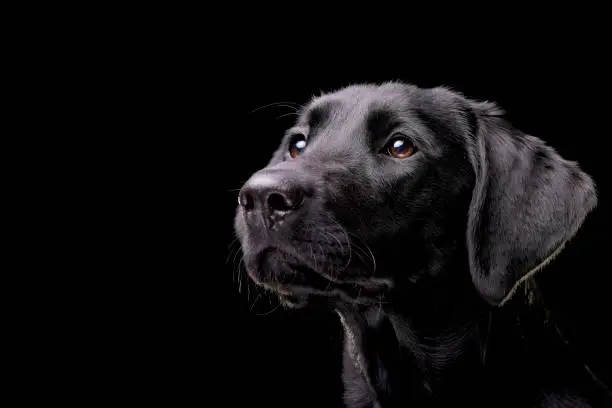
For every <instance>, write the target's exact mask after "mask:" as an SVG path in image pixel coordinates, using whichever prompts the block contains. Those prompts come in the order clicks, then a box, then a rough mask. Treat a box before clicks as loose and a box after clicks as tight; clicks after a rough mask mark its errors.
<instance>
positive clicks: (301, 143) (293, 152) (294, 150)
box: [289, 135, 306, 159]
mask: <svg viewBox="0 0 612 408" xmlns="http://www.w3.org/2000/svg"><path fill="white" fill-rule="evenodd" d="M305 148H306V136H304V135H295V136H293V137H292V138H291V141H290V142H289V155H290V156H291V157H292V158H294V159H295V158H296V157H298V156H299V155H300V154H302V152H303V151H304V149H305Z"/></svg>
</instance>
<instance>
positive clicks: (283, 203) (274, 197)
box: [268, 193, 293, 211]
mask: <svg viewBox="0 0 612 408" xmlns="http://www.w3.org/2000/svg"><path fill="white" fill-rule="evenodd" d="M268 207H269V208H270V209H271V210H272V211H289V210H291V209H292V208H293V205H292V203H291V202H290V201H289V199H288V198H287V197H285V196H284V195H282V194H281V193H272V194H270V195H269V196H268Z"/></svg>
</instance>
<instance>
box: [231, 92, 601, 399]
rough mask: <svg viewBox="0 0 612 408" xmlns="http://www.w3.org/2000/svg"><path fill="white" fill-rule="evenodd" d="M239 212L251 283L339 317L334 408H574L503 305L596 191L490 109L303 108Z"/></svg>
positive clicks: (572, 382) (452, 105)
mask: <svg viewBox="0 0 612 408" xmlns="http://www.w3.org/2000/svg"><path fill="white" fill-rule="evenodd" d="M238 203H239V206H238V210H237V215H236V218H235V229H236V232H237V235H238V237H239V240H240V243H241V247H242V251H243V255H244V264H245V266H246V271H247V273H248V275H249V276H250V278H251V279H252V280H253V281H254V282H256V283H257V284H259V285H260V286H262V287H263V288H265V289H267V290H270V291H273V292H274V293H276V294H277V295H278V296H279V298H280V299H281V301H282V302H283V304H284V305H286V306H288V307H294V308H297V307H302V306H305V305H312V306H313V307H316V306H319V307H321V308H322V310H330V311H331V310H333V311H335V312H336V313H338V315H339V317H340V321H341V323H342V325H343V327H344V332H345V341H344V364H343V366H344V368H343V371H344V372H343V381H344V385H345V394H344V400H345V403H346V405H347V406H348V407H399V406H401V407H408V406H410V407H424V406H427V407H432V406H466V407H476V406H486V407H557V406H563V407H566V406H567V407H569V406H572V407H573V406H591V405H589V403H588V402H587V398H585V396H584V395H582V394H584V393H583V390H582V389H581V388H580V387H581V386H580V385H579V384H580V381H579V380H576V375H575V372H574V367H573V366H572V365H571V364H569V363H568V362H567V361H569V359H568V358H566V357H559V356H560V355H559V354H558V352H559V350H560V348H559V347H558V346H557V345H555V341H554V340H553V339H552V337H550V336H548V332H547V331H546V330H543V329H542V330H540V329H538V328H536V329H534V330H535V331H534V330H531V329H530V330H531V331H530V332H529V333H530V336H526V335H525V333H527V331H526V330H525V327H531V328H533V327H538V325H537V321H536V320H538V319H539V316H535V317H534V314H533V313H531V312H530V311H529V310H528V311H527V313H523V314H521V313H520V311H521V310H522V306H521V305H524V304H525V302H519V303H518V305H519V306H516V307H511V306H510V305H512V304H513V301H514V299H516V298H520V297H521V296H514V297H513V296H512V295H513V294H514V293H515V292H516V291H517V288H519V287H521V288H523V287H530V286H529V284H528V283H529V282H532V280H531V279H529V278H530V277H532V276H533V275H534V274H535V273H536V272H537V271H538V270H540V269H541V268H542V267H543V266H544V265H545V264H546V263H547V262H548V261H549V260H551V259H552V258H553V257H554V256H555V255H556V254H558V253H559V251H560V250H561V249H562V248H563V246H564V244H565V243H566V242H567V241H568V240H569V239H570V238H571V237H572V236H573V235H574V234H576V232H577V230H578V229H579V228H580V226H581V224H582V223H583V221H584V219H585V217H586V215H587V213H589V212H590V211H591V210H593V209H594V207H595V206H596V203H597V197H596V191H595V185H594V182H593V180H592V179H591V178H590V177H589V176H588V175H587V174H585V173H584V172H582V171H581V170H580V168H579V167H578V165H577V164H576V163H574V162H571V161H567V160H564V159H563V158H562V157H560V156H559V155H558V154H557V153H556V152H555V150H553V149H552V148H550V147H548V146H547V145H546V144H545V143H544V142H543V141H542V140H540V139H537V138H535V137H533V136H529V135H526V134H524V133H522V132H521V131H519V130H517V129H515V128H514V127H513V126H512V125H511V124H510V123H508V122H507V121H506V120H504V117H503V112H502V110H500V109H499V108H498V107H497V106H495V104H492V103H488V102H476V101H473V100H470V99H467V98H466V97H464V96H462V95H460V94H458V93H456V92H453V91H451V90H448V89H446V88H442V87H437V88H432V89H423V88H419V87H416V86H412V85H409V84H402V83H396V82H394V83H385V84H382V85H370V84H367V85H356V86H350V87H347V88H344V89H341V90H339V91H337V92H334V93H330V94H326V95H323V96H320V97H317V98H315V99H313V100H312V101H311V103H310V104H309V105H308V106H306V107H304V108H303V109H302V110H301V111H300V112H299V117H298V120H297V122H296V123H295V126H293V127H292V128H291V129H289V130H288V131H287V133H286V136H285V138H284V140H283V141H282V143H281V145H280V147H279V148H278V150H277V151H276V152H275V153H274V155H273V158H272V160H271V161H270V163H269V164H268V166H267V167H265V168H264V169H262V170H260V171H258V172H256V173H255V174H254V175H253V176H252V177H251V178H250V179H249V180H248V181H247V182H246V183H245V185H244V186H243V187H242V189H241V191H240V193H239V197H238ZM522 283H526V284H527V286H525V285H521V284H522ZM519 292H520V293H521V295H522V297H525V296H524V293H527V291H525V292H523V290H521V291H519ZM534 293H535V292H534ZM509 299H510V301H508V300H509ZM502 305H503V306H504V307H500V306H502ZM530 310H531V309H530ZM536 317H537V318H536ZM517 320H520V321H518V323H517ZM542 320H544V319H542ZM539 330H540V331H539ZM533 333H536V334H535V335H533ZM547 336H548V337H547ZM549 340H550V341H549Z"/></svg>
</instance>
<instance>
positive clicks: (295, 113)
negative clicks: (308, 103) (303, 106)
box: [276, 112, 300, 120]
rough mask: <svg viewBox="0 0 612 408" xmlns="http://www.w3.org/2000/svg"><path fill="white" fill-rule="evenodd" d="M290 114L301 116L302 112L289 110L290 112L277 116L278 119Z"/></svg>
mask: <svg viewBox="0 0 612 408" xmlns="http://www.w3.org/2000/svg"><path fill="white" fill-rule="evenodd" d="M290 115H295V116H300V114H299V113H297V112H288V113H283V114H282V115H280V116H278V117H277V118H276V120H278V119H280V118H284V117H285V116H290Z"/></svg>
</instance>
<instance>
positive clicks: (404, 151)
mask: <svg viewBox="0 0 612 408" xmlns="http://www.w3.org/2000/svg"><path fill="white" fill-rule="evenodd" d="M385 151H386V152H387V153H388V154H389V155H391V156H393V157H396V158H398V159H405V158H407V157H410V156H412V155H413V154H414V153H415V152H416V147H415V146H414V144H413V143H412V142H411V141H410V140H409V139H408V138H407V137H406V136H404V135H401V134H399V133H398V134H396V135H395V136H393V137H392V138H391V140H389V143H387V145H386V146H385Z"/></svg>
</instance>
